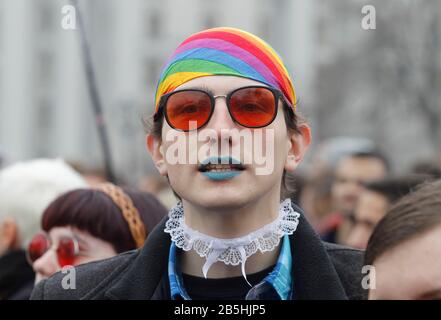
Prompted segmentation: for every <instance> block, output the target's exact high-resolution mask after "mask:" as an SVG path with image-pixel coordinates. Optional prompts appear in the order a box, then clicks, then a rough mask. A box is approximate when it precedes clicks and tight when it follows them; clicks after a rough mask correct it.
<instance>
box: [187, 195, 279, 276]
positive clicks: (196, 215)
mask: <svg viewBox="0 0 441 320" xmlns="http://www.w3.org/2000/svg"><path fill="white" fill-rule="evenodd" d="M279 204H280V196H279V193H273V194H268V195H267V196H264V197H260V198H259V199H257V200H256V201H252V203H251V204H250V203H247V204H245V205H242V206H237V207H232V206H231V207H225V206H224V207H222V208H206V207H204V208H202V207H199V206H197V205H194V204H192V203H189V202H187V201H185V200H184V201H183V206H184V212H185V215H184V217H185V223H186V224H187V226H189V227H190V228H192V229H194V230H197V231H199V232H201V233H204V234H206V235H209V236H212V237H216V238H221V239H232V238H238V237H243V236H245V235H247V234H249V233H251V232H253V231H256V230H258V229H260V228H262V227H263V226H265V225H267V224H269V223H271V222H272V221H274V220H275V219H276V218H277V217H278V215H279ZM280 246H281V245H280V244H279V246H278V247H277V248H276V249H275V250H272V251H268V252H265V253H260V252H257V253H256V254H254V255H252V256H251V257H249V258H248V260H247V262H246V265H245V271H246V273H250V274H251V273H256V272H259V271H261V270H264V269H266V268H268V267H270V266H272V265H274V264H276V262H277V258H278V255H279V251H280V249H279V248H280ZM205 261H206V260H205V258H201V257H200V256H199V255H198V254H197V253H196V252H195V251H193V250H190V251H183V252H182V255H181V270H182V272H184V273H187V274H190V275H194V276H203V275H202V266H203V265H204V263H205ZM241 274H242V272H241V266H240V265H239V266H231V265H225V264H224V263H222V262H216V263H214V264H213V265H212V267H211V268H210V269H209V272H208V277H210V278H227V277H235V276H240V275H241Z"/></svg>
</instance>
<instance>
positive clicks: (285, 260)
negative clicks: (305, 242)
mask: <svg viewBox="0 0 441 320" xmlns="http://www.w3.org/2000/svg"><path fill="white" fill-rule="evenodd" d="M176 250H177V247H176V245H175V244H174V243H173V242H172V244H171V246H170V254H169V259H168V279H169V282H170V291H171V298H172V300H178V299H184V300H191V298H190V296H189V295H188V293H187V291H186V290H185V288H184V284H183V279H182V274H181V272H180V269H179V266H178V265H177V264H176V257H177V255H176ZM291 270H292V256H291V245H290V243H289V237H288V235H285V236H284V237H283V243H282V249H281V250H280V254H279V258H278V259H277V264H276V265H275V267H274V269H273V271H271V273H270V274H268V275H267V276H266V277H265V278H264V279H263V280H262V281H261V282H260V283H258V284H257V285H255V286H254V287H252V288H251V289H250V291H248V293H247V295H246V297H245V299H246V300H288V299H292V298H293V296H294V290H293V279H292V276H291Z"/></svg>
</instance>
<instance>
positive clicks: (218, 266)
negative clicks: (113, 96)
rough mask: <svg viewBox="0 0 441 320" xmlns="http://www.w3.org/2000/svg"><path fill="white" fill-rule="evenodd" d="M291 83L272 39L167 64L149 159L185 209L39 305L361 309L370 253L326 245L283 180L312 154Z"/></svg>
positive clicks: (41, 289) (234, 38)
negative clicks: (287, 194) (239, 303)
mask: <svg viewBox="0 0 441 320" xmlns="http://www.w3.org/2000/svg"><path fill="white" fill-rule="evenodd" d="M296 102H297V101H296V96H295V91H294V87H293V84H292V81H291V79H290V76H289V74H288V72H287V70H286V68H285V66H284V65H283V62H282V60H281V59H280V57H279V56H278V55H277V53H276V52H275V51H274V50H273V49H272V48H271V47H270V46H269V45H268V44H267V43H266V42H264V41H263V40H262V39H260V38H258V37H256V36H254V35H252V34H250V33H248V32H245V31H242V30H239V29H234V28H215V29H208V30H205V31H202V32H199V33H196V34H194V35H192V36H190V37H189V38H187V39H186V40H185V41H184V42H183V43H182V44H181V45H180V46H179V47H178V48H177V49H176V51H175V52H174V54H173V55H172V56H171V57H170V59H169V60H168V61H167V63H166V65H165V67H164V70H163V72H162V74H161V77H160V80H159V83H158V86H157V92H156V100H155V112H154V115H153V123H152V126H151V127H150V131H149V134H148V135H147V147H148V149H149V152H150V153H151V155H152V158H153V161H154V163H155V166H156V168H157V169H158V171H159V172H160V174H162V175H164V176H166V177H167V178H168V179H169V182H170V185H171V187H172V189H173V190H174V192H175V194H176V195H177V197H178V199H179V201H178V203H177V204H176V206H175V207H173V208H172V209H171V210H170V212H169V216H168V218H166V219H164V220H163V221H162V223H160V224H159V226H158V227H157V228H155V230H154V231H153V232H152V233H151V234H150V236H149V237H148V239H147V241H146V243H145V245H144V246H143V248H141V249H140V250H137V251H133V252H130V253H127V254H123V255H119V256H117V257H116V258H111V259H108V260H106V261H103V262H98V263H91V264H86V265H84V266H80V267H78V268H77V270H76V273H75V274H76V289H75V290H64V289H63V288H62V287H61V286H60V281H63V275H62V274H56V275H55V276H53V277H51V278H50V279H48V280H44V281H42V282H41V283H40V284H39V285H38V286H37V287H36V289H35V291H34V293H33V296H32V298H34V299H173V300H180V299H184V300H190V299H213V300H216V299H219V300H221V299H229V300H242V299H246V300H269V299H271V300H290V299H348V298H349V299H357V298H361V297H362V296H363V290H362V289H361V277H362V273H361V263H362V252H361V251H358V250H354V249H349V248H345V247H340V246H335V245H330V244H325V243H322V242H321V241H320V239H319V238H318V236H317V235H316V234H315V232H314V231H313V230H312V229H311V227H310V226H309V224H308V223H307V221H306V219H305V218H304V214H303V211H302V210H301V208H299V207H298V206H296V205H295V204H293V203H292V202H291V200H290V199H289V198H287V199H281V189H282V183H283V181H284V178H285V173H286V172H288V171H294V170H295V169H296V168H297V166H298V165H299V164H300V163H301V161H302V159H303V156H304V154H305V152H306V150H307V147H308V145H309V143H310V139H311V133H310V128H309V126H308V125H307V124H306V123H305V122H304V121H302V120H301V119H300V116H299V114H298V111H297V109H296Z"/></svg>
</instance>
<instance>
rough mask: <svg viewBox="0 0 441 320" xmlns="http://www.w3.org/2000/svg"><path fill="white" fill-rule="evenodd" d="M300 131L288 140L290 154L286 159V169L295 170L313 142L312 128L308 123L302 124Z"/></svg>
mask: <svg viewBox="0 0 441 320" xmlns="http://www.w3.org/2000/svg"><path fill="white" fill-rule="evenodd" d="M299 131H300V134H299V133H294V134H292V135H291V136H290V139H289V142H288V154H287V157H286V161H285V170H286V171H294V170H295V169H296V168H297V167H298V165H299V164H300V162H302V160H303V157H304V155H305V153H306V150H308V147H309V144H310V143H311V128H309V126H308V125H307V124H300V125H299Z"/></svg>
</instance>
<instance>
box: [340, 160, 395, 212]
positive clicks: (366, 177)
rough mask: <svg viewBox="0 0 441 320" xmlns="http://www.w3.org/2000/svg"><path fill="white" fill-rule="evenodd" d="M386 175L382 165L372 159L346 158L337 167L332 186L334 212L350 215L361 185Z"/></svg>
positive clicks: (379, 161) (380, 162)
mask: <svg viewBox="0 0 441 320" xmlns="http://www.w3.org/2000/svg"><path fill="white" fill-rule="evenodd" d="M385 175H386V167H385V165H384V163H383V162H382V161H381V160H379V159H377V158H373V157H351V156H349V157H346V158H343V159H342V160H341V161H340V163H339V165H338V166H337V169H336V172H335V181H334V183H333V186H332V198H333V202H334V207H335V210H337V211H339V212H341V213H343V214H350V213H352V212H353V210H354V209H355V206H356V204H357V201H358V197H359V196H360V193H361V191H362V190H363V187H362V183H367V182H370V181H374V180H377V179H381V178H383V177H384V176H385Z"/></svg>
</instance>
